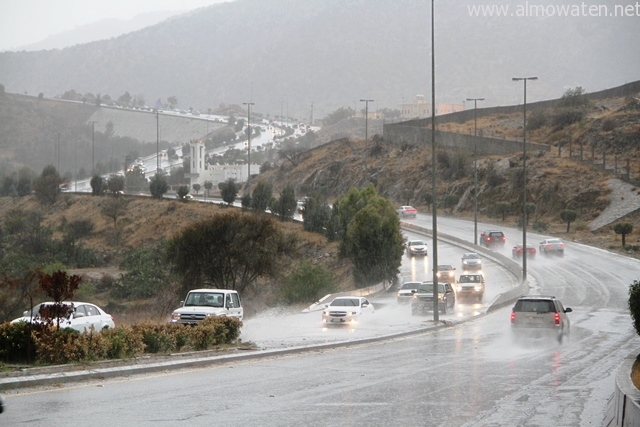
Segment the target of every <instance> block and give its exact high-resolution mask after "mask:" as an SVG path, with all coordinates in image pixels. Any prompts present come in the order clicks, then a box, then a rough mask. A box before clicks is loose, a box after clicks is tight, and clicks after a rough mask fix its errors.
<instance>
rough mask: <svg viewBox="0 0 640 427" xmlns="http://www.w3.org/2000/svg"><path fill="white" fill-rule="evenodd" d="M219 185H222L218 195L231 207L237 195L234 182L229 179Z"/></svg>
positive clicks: (236, 186)
mask: <svg viewBox="0 0 640 427" xmlns="http://www.w3.org/2000/svg"><path fill="white" fill-rule="evenodd" d="M220 184H222V185H221V186H220V195H221V196H222V200H223V201H224V202H225V203H226V204H227V205H229V206H231V205H233V202H235V201H236V197H237V195H238V185H237V184H236V180H235V179H233V178H229V179H227V180H226V181H225V182H221V183H220Z"/></svg>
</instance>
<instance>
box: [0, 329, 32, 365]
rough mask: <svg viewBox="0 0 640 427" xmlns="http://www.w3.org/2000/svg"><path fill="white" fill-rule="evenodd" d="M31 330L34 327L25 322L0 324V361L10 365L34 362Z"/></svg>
mask: <svg viewBox="0 0 640 427" xmlns="http://www.w3.org/2000/svg"><path fill="white" fill-rule="evenodd" d="M36 327H37V326H36ZM33 330H34V327H33V326H32V325H30V324H29V323H27V322H18V323H15V324H11V323H9V322H5V323H2V324H0V361H2V362H4V363H11V362H24V361H27V362H29V361H33V360H35V358H36V344H35V341H34V340H33V337H34V334H33V333H32V331H33Z"/></svg>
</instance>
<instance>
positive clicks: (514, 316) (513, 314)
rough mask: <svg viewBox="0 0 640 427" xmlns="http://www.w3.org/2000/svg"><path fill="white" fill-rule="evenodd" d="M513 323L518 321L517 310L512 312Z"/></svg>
mask: <svg viewBox="0 0 640 427" xmlns="http://www.w3.org/2000/svg"><path fill="white" fill-rule="evenodd" d="M511 323H516V312H515V311H512V312H511Z"/></svg>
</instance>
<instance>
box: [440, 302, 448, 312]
mask: <svg viewBox="0 0 640 427" xmlns="http://www.w3.org/2000/svg"><path fill="white" fill-rule="evenodd" d="M440 312H441V313H442V314H447V303H445V304H444V305H443V306H442V309H441V310H440Z"/></svg>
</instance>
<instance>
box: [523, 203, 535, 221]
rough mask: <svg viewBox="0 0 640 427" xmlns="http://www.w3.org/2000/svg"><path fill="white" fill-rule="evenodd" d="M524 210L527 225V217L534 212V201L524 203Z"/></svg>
mask: <svg viewBox="0 0 640 427" xmlns="http://www.w3.org/2000/svg"><path fill="white" fill-rule="evenodd" d="M524 208H525V211H526V212H527V216H526V217H527V225H529V218H531V215H533V214H534V213H535V212H536V204H535V203H525V205H524Z"/></svg>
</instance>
